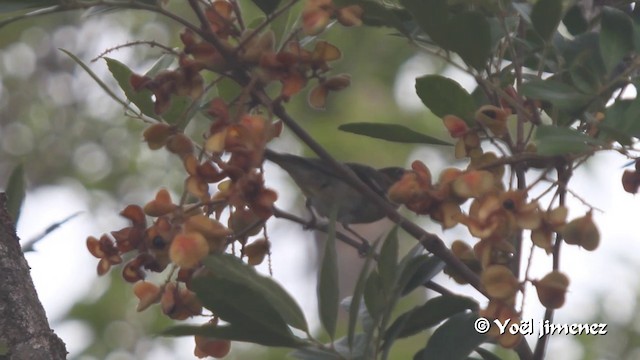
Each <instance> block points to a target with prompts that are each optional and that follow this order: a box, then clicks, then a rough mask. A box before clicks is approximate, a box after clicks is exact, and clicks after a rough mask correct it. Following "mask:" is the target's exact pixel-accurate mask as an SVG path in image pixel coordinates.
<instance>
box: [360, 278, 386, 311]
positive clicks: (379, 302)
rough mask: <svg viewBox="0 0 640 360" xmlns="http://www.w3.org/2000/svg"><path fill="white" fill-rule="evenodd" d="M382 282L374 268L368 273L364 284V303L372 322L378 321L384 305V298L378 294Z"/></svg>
mask: <svg viewBox="0 0 640 360" xmlns="http://www.w3.org/2000/svg"><path fill="white" fill-rule="evenodd" d="M381 292H382V284H381V280H380V274H378V272H377V271H376V270H373V271H371V273H369V277H368V278H367V282H366V283H365V285H364V304H365V305H366V306H367V310H368V311H369V315H371V318H372V319H373V321H374V323H375V322H377V321H378V319H379V318H380V315H381V311H382V310H383V307H384V299H382V297H381V296H380V293H381Z"/></svg>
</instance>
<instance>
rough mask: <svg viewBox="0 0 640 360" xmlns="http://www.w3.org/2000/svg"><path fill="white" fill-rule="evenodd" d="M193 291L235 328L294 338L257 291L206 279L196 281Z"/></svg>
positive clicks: (234, 283) (225, 281) (226, 280)
mask: <svg viewBox="0 0 640 360" xmlns="http://www.w3.org/2000/svg"><path fill="white" fill-rule="evenodd" d="M191 288H192V289H193V291H194V292H195V293H196V294H197V295H198V298H199V299H200V301H201V302H202V305H203V306H204V307H205V308H207V309H209V310H211V312H213V313H214V314H216V315H217V316H219V317H220V318H221V319H222V320H224V321H226V322H228V323H230V324H231V325H232V326H236V327H239V328H242V329H249V328H258V329H262V330H263V331H265V332H267V333H269V334H273V335H274V336H277V337H280V336H282V337H290V333H291V330H290V329H289V327H288V326H287V324H286V323H285V321H284V319H283V317H282V316H281V314H280V313H279V312H278V310H277V309H276V308H275V306H273V304H271V303H270V302H269V300H268V299H267V297H266V296H264V295H265V294H263V293H261V292H260V291H258V290H257V289H256V288H255V287H251V286H248V285H247V284H242V283H237V282H234V281H232V280H229V279H224V278H221V277H219V276H213V275H205V276H202V277H199V278H196V279H193V281H192V283H191Z"/></svg>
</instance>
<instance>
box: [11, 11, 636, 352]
mask: <svg viewBox="0 0 640 360" xmlns="http://www.w3.org/2000/svg"><path fill="white" fill-rule="evenodd" d="M180 3H181V2H170V4H169V5H168V6H169V8H170V9H171V10H173V11H176V12H178V13H179V14H180V15H181V16H184V17H185V18H192V14H190V13H188V12H187V7H186V6H183V5H180ZM241 3H242V5H243V6H246V7H247V10H248V11H247V13H246V14H247V16H248V18H249V19H251V18H252V17H253V18H256V17H257V16H258V12H257V11H256V9H253V8H251V7H250V5H249V2H248V1H247V2H241ZM247 22H248V23H250V21H247ZM180 31H181V28H180V27H179V26H177V25H176V24H175V23H173V22H171V21H168V20H166V19H163V18H160V17H159V16H157V15H155V14H150V13H146V12H142V11H118V12H100V13H92V14H87V13H82V12H71V13H64V14H55V15H49V16H43V17H37V18H33V19H28V20H24V21H20V22H17V23H13V24H11V25H8V26H6V27H4V28H0V189H1V188H3V186H5V185H6V180H7V178H8V176H9V173H10V172H11V171H12V169H13V168H14V167H15V166H17V165H18V164H23V165H24V167H25V171H26V176H27V179H28V194H27V197H26V203H25V205H24V207H23V210H22V215H21V218H20V221H19V223H18V228H17V230H18V235H19V236H20V237H21V239H22V240H23V241H28V240H29V239H31V238H33V237H34V236H37V235H38V234H39V233H41V232H42V231H43V230H44V229H46V228H47V227H48V226H50V225H51V224H53V223H56V222H58V221H60V220H62V219H64V218H65V217H67V216H69V215H71V214H73V213H75V212H78V211H81V214H80V215H79V216H77V217H76V218H74V219H73V220H71V221H69V222H68V223H66V224H64V225H63V226H62V227H61V228H59V229H58V230H56V231H55V232H53V233H51V234H49V235H48V236H47V237H45V238H44V239H43V240H41V241H39V242H38V243H37V244H36V245H35V251H33V252H29V253H27V260H28V261H29V264H30V266H31V268H32V275H33V279H34V282H35V285H36V288H37V290H38V294H39V296H40V298H41V300H42V302H43V304H44V306H45V309H46V311H47V314H48V316H49V319H50V322H51V325H52V327H53V328H54V330H55V331H56V332H57V333H58V335H59V336H61V337H62V339H63V340H64V341H65V343H66V344H67V348H68V350H69V352H70V354H69V358H70V359H85V360H88V359H109V360H116V359H117V360H120V359H190V358H193V355H192V351H193V340H192V339H190V338H189V339H167V338H162V337H156V336H155V335H154V334H155V333H156V332H157V331H159V330H161V329H163V328H165V327H167V326H169V325H170V322H169V321H168V320H166V319H165V318H164V317H162V316H159V314H160V312H159V310H158V309H157V308H151V309H150V310H147V311H145V312H143V313H137V312H136V311H135V306H136V300H135V299H134V298H133V297H132V295H131V286H130V285H129V284H126V283H124V282H123V281H122V280H121V278H120V274H119V269H116V270H115V271H112V272H111V274H110V275H109V276H105V277H102V278H98V277H97V276H96V271H95V266H96V264H97V260H96V259H94V258H93V257H92V256H91V255H90V254H89V253H88V252H87V251H86V247H85V239H86V237H87V236H88V235H94V236H97V235H100V234H102V233H104V232H108V231H111V230H114V229H118V228H120V227H123V226H126V222H125V221H124V220H123V219H122V218H120V217H119V216H118V212H119V211H120V210H121V209H122V208H124V206H126V204H131V203H135V204H144V203H146V202H147V201H148V200H149V199H151V198H152V196H153V194H155V192H156V191H157V189H158V188H160V187H166V188H168V189H170V190H171V191H172V192H173V193H174V194H179V193H180V192H181V187H182V181H183V179H182V177H181V176H182V174H181V168H182V166H181V164H180V163H179V161H178V160H177V159H175V158H174V157H172V156H170V155H168V154H167V153H166V152H164V151H155V152H152V151H150V150H149V149H148V148H147V147H146V145H145V144H144V143H143V142H142V140H141V131H142V129H143V128H144V124H142V123H141V122H140V121H138V120H133V119H130V118H128V117H126V116H125V114H124V109H123V108H122V107H121V106H120V105H118V104H117V103H115V102H114V101H113V100H112V99H111V98H110V97H108V96H107V95H106V94H105V93H104V91H103V90H102V89H101V88H100V87H99V86H98V85H97V84H96V83H95V82H94V81H93V80H92V79H91V78H90V77H89V76H88V75H87V74H86V72H85V71H84V70H82V69H81V68H80V67H79V66H77V64H76V63H74V62H73V61H72V60H71V59H70V58H69V57H68V56H67V55H65V54H64V53H63V52H62V51H60V50H59V49H65V50H68V51H70V52H71V53H73V54H75V55H76V56H78V57H79V58H80V59H81V60H82V61H84V62H85V63H87V64H89V65H90V66H91V69H92V70H93V71H94V72H95V73H96V74H97V75H98V76H99V77H100V78H101V79H103V80H104V81H105V82H106V83H107V84H109V85H110V86H111V87H112V88H113V89H114V90H116V91H117V90H118V88H117V85H116V83H115V81H113V80H112V79H111V78H110V74H109V72H108V69H107V67H106V65H105V62H104V61H103V60H100V59H99V60H97V61H95V62H92V59H94V58H96V57H97V56H98V55H99V54H101V53H102V52H103V51H105V50H107V49H110V48H113V47H115V46H117V45H122V44H125V43H127V42H130V41H134V40H140V39H143V40H154V41H156V42H159V43H163V44H167V45H169V46H177V45H178V44H179V41H178V34H179V32H180ZM326 39H327V40H329V41H330V42H332V43H335V44H336V45H338V46H339V47H340V49H341V50H342V51H343V55H344V56H343V60H342V61H340V62H338V63H336V64H335V65H334V68H335V73H342V72H345V73H349V74H351V76H352V79H353V83H352V86H351V87H350V88H348V89H346V90H344V91H342V92H340V93H336V94H332V95H331V97H330V100H329V106H328V108H327V109H326V110H325V111H321V112H320V111H315V110H311V109H309V107H308V106H307V105H306V99H305V96H304V95H302V96H298V98H296V99H294V100H293V101H292V102H291V103H290V104H289V105H288V109H289V111H290V113H291V114H292V115H293V116H294V117H295V118H296V119H298V121H299V122H300V123H301V124H302V126H303V127H304V128H305V129H307V130H308V131H309V132H310V133H311V134H312V135H313V136H314V137H315V138H316V139H317V140H318V141H319V142H320V143H321V144H322V145H324V146H325V147H326V148H327V149H328V150H329V151H330V152H331V153H332V154H333V155H335V156H336V157H337V158H338V159H341V160H344V161H358V162H363V163H367V164H370V165H372V166H376V167H382V166H388V165H402V166H408V164H410V163H411V161H413V160H417V159H419V160H422V161H423V162H425V163H427V164H428V165H429V167H430V168H431V170H432V172H433V173H434V174H438V173H439V171H440V170H441V169H443V168H445V167H447V166H451V164H453V165H456V166H460V167H463V166H465V164H464V162H459V161H455V160H454V159H453V157H452V155H451V152H450V151H449V150H450V149H448V148H444V147H433V146H431V147H428V146H411V145H406V144H393V143H388V142H384V141H380V140H373V139H367V138H363V137H358V136H355V135H351V134H347V133H342V132H339V131H338V130H337V127H338V125H340V124H343V123H347V122H360V121H367V122H378V121H379V122H395V123H400V124H403V125H405V126H408V127H411V128H413V129H415V130H417V131H421V132H425V133H429V134H431V135H433V136H436V137H440V138H443V139H447V135H446V133H445V132H444V129H443V127H442V125H441V123H440V121H439V120H438V119H437V118H435V117H433V115H431V114H430V113H429V112H428V110H427V109H426V108H425V107H424V106H423V105H422V104H421V103H420V101H419V99H417V97H416V96H415V95H414V88H413V84H414V79H415V78H416V77H417V76H420V75H424V74H427V73H442V74H444V75H446V76H450V77H453V78H455V79H456V80H458V81H460V82H461V83H462V84H463V85H464V86H466V87H467V88H468V89H469V90H472V89H473V82H472V79H469V78H468V77H465V75H464V74H461V73H459V72H456V71H455V70H453V69H451V68H449V67H447V66H446V65H445V64H443V63H442V62H441V61H439V60H437V59H435V58H433V57H430V56H428V55H427V54H424V53H420V52H418V51H417V50H416V49H415V48H413V47H412V46H411V45H410V44H409V43H408V42H407V41H406V40H402V39H401V38H400V37H395V36H393V35H392V31H391V30H389V29H370V28H368V29H363V28H353V29H348V30H345V29H344V28H341V27H339V26H335V27H334V28H332V29H331V30H330V31H329V32H328V33H327V34H326ZM160 54H161V50H159V49H157V48H151V47H148V46H135V47H126V48H124V49H121V50H118V51H114V52H112V53H109V55H108V56H110V57H113V58H116V59H118V60H120V61H122V62H123V63H125V64H127V65H128V66H130V67H131V68H132V69H134V71H137V72H144V71H146V70H147V69H149V68H150V67H151V66H152V64H153V62H154V60H155V59H157V57H158V56H159V55H160ZM332 65H333V64H332ZM630 96H634V95H633V94H630ZM192 130H193V129H192ZM272 146H273V148H275V149H279V150H282V151H288V152H294V153H298V154H304V153H308V150H307V149H305V148H304V146H303V145H301V144H299V143H298V142H297V141H296V140H295V139H294V138H293V137H292V135H291V134H289V133H288V132H286V131H285V133H284V134H283V135H282V136H281V138H279V139H277V140H276V141H274V143H273V144H272ZM624 166H625V160H624V159H623V158H622V157H620V156H616V155H614V154H603V155H598V156H596V157H595V158H594V159H592V160H590V161H589V162H588V163H587V164H586V166H584V168H583V169H581V170H580V171H578V172H577V173H576V175H575V177H574V179H573V181H572V182H571V184H570V186H571V189H572V190H573V191H574V192H575V193H576V194H579V196H580V197H581V198H583V199H587V200H588V202H589V203H590V204H591V205H593V206H595V207H596V208H598V209H600V210H601V211H596V212H595V214H594V217H595V221H596V223H597V224H598V225H599V228H600V231H601V234H602V243H601V246H600V248H599V249H598V250H597V251H596V252H593V253H590V252H587V251H583V250H579V249H575V248H568V247H565V248H564V249H563V253H562V269H563V270H564V271H565V272H566V273H568V274H569V276H570V277H571V281H572V283H571V287H570V293H569V295H568V299H567V304H566V305H565V307H563V308H562V309H561V310H560V311H558V312H557V313H556V318H555V321H554V322H556V323H573V322H578V323H589V322H604V323H607V324H608V325H609V326H608V330H609V333H608V335H606V336H599V337H594V336H565V335H559V336H554V337H553V338H552V340H551V343H550V347H549V351H548V353H549V356H548V358H550V359H553V358H559V356H561V358H563V359H639V358H640V350H639V348H640V336H639V332H640V317H638V302H637V300H638V294H639V283H638V279H639V278H638V276H637V274H638V271H639V270H640V246H639V243H640V241H639V239H638V238H639V236H638V233H639V231H638V230H637V228H636V227H635V226H636V225H637V211H638V208H639V207H640V203H638V199H636V198H634V197H633V196H632V195H629V194H627V193H624V192H623V191H622V187H621V185H620V176H621V175H622V171H623V167H624ZM266 176H267V181H268V183H269V185H270V186H271V187H272V188H275V189H277V190H278V192H279V195H280V197H279V200H278V203H277V204H278V205H279V206H280V207H282V208H284V209H288V210H292V211H295V212H298V213H304V209H303V206H302V203H303V201H302V199H301V197H300V196H299V192H298V191H297V190H296V188H295V186H294V185H293V184H292V183H291V182H290V181H289V179H288V178H287V176H286V174H284V173H283V172H282V171H280V170H279V169H278V168H276V167H273V166H270V165H267V167H266ZM569 201H570V202H569V204H570V209H571V210H570V218H574V217H578V216H581V215H583V214H584V213H585V211H586V210H587V207H586V206H585V205H584V204H583V203H582V202H581V201H580V200H579V199H578V198H577V197H573V196H569ZM417 221H419V222H420V223H421V224H423V225H424V226H425V227H427V228H428V229H429V230H430V231H434V232H436V233H438V234H441V235H442V236H443V238H444V239H446V240H447V242H448V243H450V242H452V241H453V240H455V239H458V238H460V239H465V240H469V241H470V237H469V235H468V233H466V231H463V230H461V229H453V230H449V231H447V232H445V233H444V234H443V233H442V232H441V231H440V228H439V226H436V225H434V224H432V223H431V222H429V221H426V220H421V219H417ZM377 225H380V224H377ZM380 226H381V227H379V228H375V229H361V230H363V231H370V232H371V234H374V235H372V236H375V234H380V233H382V232H383V230H384V227H385V225H384V224H382V225H380ZM269 227H270V236H271V241H272V242H273V248H272V252H273V256H272V260H271V263H272V268H273V276H274V278H275V279H276V280H277V281H279V282H280V283H282V284H283V285H284V286H285V287H286V288H287V289H288V290H289V291H290V292H291V293H292V294H293V296H294V297H295V298H296V299H297V300H298V301H299V302H300V304H301V305H302V306H303V308H304V309H305V313H306V314H307V317H308V318H309V319H310V321H311V323H312V324H314V326H315V328H316V329H317V331H318V334H319V336H320V337H322V335H321V330H320V329H319V326H318V321H317V316H316V315H315V314H316V304H315V295H314V294H315V278H316V275H315V265H316V262H317V254H316V249H317V244H318V242H319V241H321V236H317V235H316V234H314V233H312V232H305V231H303V230H301V229H300V228H299V227H297V226H294V225H291V224H288V223H286V222H285V221H281V220H272V221H270V224H269ZM402 243H403V246H404V248H405V249H408V248H409V247H410V246H412V245H413V244H414V240H412V239H410V238H408V237H403V238H402ZM341 256H342V257H343V259H342V262H341V266H342V268H341V274H343V276H342V277H343V278H344V279H343V281H344V282H345V284H343V287H344V288H345V289H348V288H349V286H348V281H349V279H350V278H351V279H352V278H353V277H355V274H356V273H357V268H354V267H352V266H349V264H352V263H357V262H356V261H354V259H355V258H357V256H356V254H355V251H353V250H350V249H343V250H341ZM533 256H534V258H533V263H534V264H535V265H534V268H533V269H532V272H531V274H532V277H534V278H535V277H539V276H542V275H543V274H544V273H545V272H546V271H547V269H549V268H550V259H547V258H546V256H545V255H544V253H543V252H538V251H535V252H534V254H533ZM261 269H262V270H263V271H264V270H265V269H264V268H261ZM437 281H439V282H441V283H442V284H444V285H446V286H451V287H453V288H454V289H455V290H459V291H461V292H463V293H467V294H471V295H473V294H474V293H473V292H472V291H470V290H468V289H465V288H462V287H457V286H455V285H452V283H451V282H450V281H449V280H448V279H447V278H446V277H445V276H442V277H438V278H437ZM425 296H426V295H425V294H416V295H415V296H414V297H413V298H412V299H410V300H407V301H406V303H403V304H402V308H404V309H408V308H410V307H411V306H414V305H415V304H416V303H417V302H419V301H423V299H424V297H425ZM525 303H526V312H525V314H524V316H523V318H525V319H533V320H534V321H538V320H540V319H542V316H543V309H542V308H540V307H539V306H538V305H537V299H536V298H535V294H534V292H533V291H531V289H529V291H528V293H527V297H526V299H525ZM530 340H533V338H532V339H530ZM425 342H426V336H425V335H424V334H422V335H419V336H415V337H413V338H409V339H407V340H402V341H399V342H398V343H397V346H396V348H397V349H395V352H394V353H393V355H392V358H393V359H409V358H411V357H412V355H413V354H414V353H415V351H416V350H417V349H419V348H420V347H421V346H424V344H425ZM286 353H287V351H286V350H282V349H271V350H269V349H266V348H263V347H258V346H250V345H244V344H234V345H233V350H232V353H231V354H230V355H229V357H228V358H229V359H282V358H284V356H285V354H286ZM503 355H504V356H505V358H512V357H513V354H512V353H509V352H503Z"/></svg>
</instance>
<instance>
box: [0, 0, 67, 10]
mask: <svg viewBox="0 0 640 360" xmlns="http://www.w3.org/2000/svg"><path fill="white" fill-rule="evenodd" d="M60 2H61V1H60V0H15V1H11V0H2V1H0V13H10V12H14V11H21V10H29V9H42V8H47V7H51V6H56V5H60Z"/></svg>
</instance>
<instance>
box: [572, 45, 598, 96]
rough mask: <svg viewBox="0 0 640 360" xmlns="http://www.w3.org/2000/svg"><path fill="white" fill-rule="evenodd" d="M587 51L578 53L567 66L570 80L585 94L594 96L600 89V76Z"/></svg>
mask: <svg viewBox="0 0 640 360" xmlns="http://www.w3.org/2000/svg"><path fill="white" fill-rule="evenodd" d="M588 55H589V54H588V53H586V52H585V53H582V54H581V55H579V56H578V57H577V58H576V59H575V60H574V61H573V63H572V64H571V66H570V67H569V75H570V76H571V82H572V83H573V85H574V86H575V87H576V88H577V89H578V90H580V91H582V92H583V93H585V94H590V95H592V96H596V95H597V94H598V91H599V90H600V85H601V82H600V78H599V77H598V71H597V65H596V64H594V63H593V61H592V59H591V58H590V57H589V56H588Z"/></svg>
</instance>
